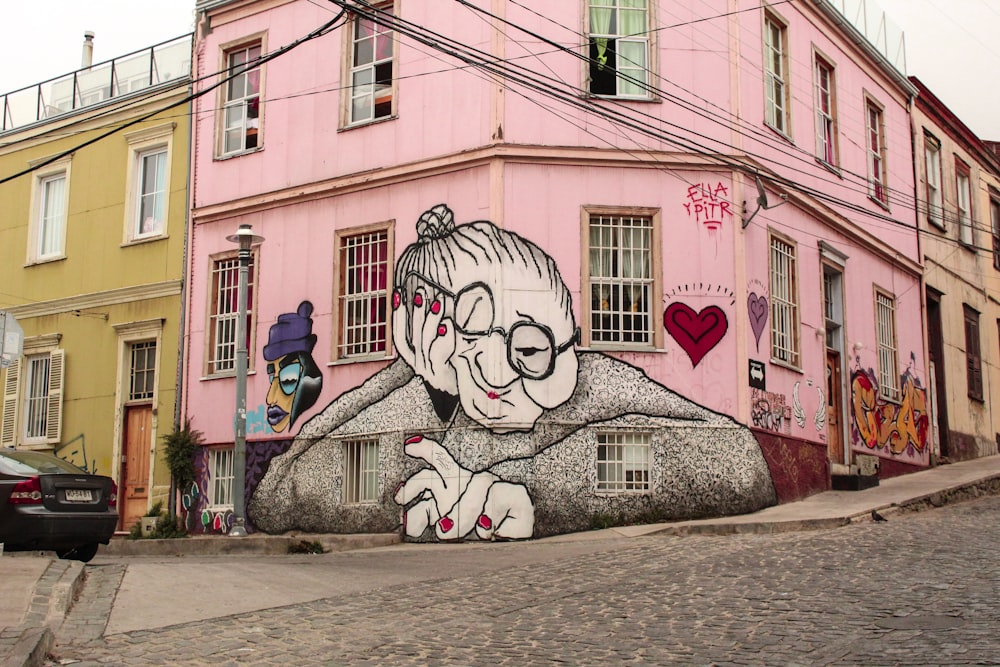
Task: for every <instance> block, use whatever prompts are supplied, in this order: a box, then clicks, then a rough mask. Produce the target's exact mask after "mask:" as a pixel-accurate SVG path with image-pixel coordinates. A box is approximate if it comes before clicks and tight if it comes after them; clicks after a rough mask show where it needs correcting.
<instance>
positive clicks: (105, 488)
mask: <svg viewBox="0 0 1000 667" xmlns="http://www.w3.org/2000/svg"><path fill="white" fill-rule="evenodd" d="M117 505H118V488H117V486H116V485H115V483H114V480H112V479H111V478H110V477H104V476H102V475H91V474H90V473H88V472H87V471H85V470H81V469H80V468H77V467H76V466H75V465H73V464H71V463H69V462H67V461H63V460H62V459H60V458H59V457H57V456H53V455H51V454H46V453H43V452H33V451H26V450H16V449H9V448H0V542H3V543H4V549H5V550H7V551H34V550H36V549H37V550H43V551H55V552H56V554H57V555H58V556H59V557H60V558H68V559H73V560H79V561H83V562H84V563H86V562H88V561H89V560H90V559H91V558H93V557H94V555H95V554H97V548H98V545H99V544H107V543H108V542H110V541H111V536H112V535H114V533H115V527H116V526H117V525H118V511H117Z"/></svg>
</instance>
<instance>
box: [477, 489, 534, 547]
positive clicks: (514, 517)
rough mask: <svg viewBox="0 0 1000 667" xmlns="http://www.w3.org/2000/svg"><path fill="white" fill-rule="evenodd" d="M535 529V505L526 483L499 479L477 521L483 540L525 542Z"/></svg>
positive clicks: (480, 537) (488, 494) (487, 496)
mask: <svg viewBox="0 0 1000 667" xmlns="http://www.w3.org/2000/svg"><path fill="white" fill-rule="evenodd" d="M534 530H535V506H534V504H533V503H532V502H531V496H529V495H528V489H527V488H525V486H524V485H523V484H512V483H511V482H504V481H502V480H499V481H497V482H494V483H493V485H492V486H490V489H489V491H488V492H487V494H486V504H485V506H484V507H483V512H482V514H480V515H479V517H477V519H476V535H477V536H478V537H479V539H481V540H491V539H494V538H497V537H499V538H503V539H507V540H523V539H527V538H529V537H531V535H532V533H533V532H534Z"/></svg>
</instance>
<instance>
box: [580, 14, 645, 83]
mask: <svg viewBox="0 0 1000 667" xmlns="http://www.w3.org/2000/svg"><path fill="white" fill-rule="evenodd" d="M640 3H642V4H643V5H644V6H641V7H640V6H635V7H633V6H630V5H631V4H640ZM650 4H652V3H649V2H647V1H646V0H633V2H623V0H605V2H604V3H601V2H595V1H594V0H588V2H587V9H588V11H587V16H586V20H587V36H588V39H587V43H586V46H585V48H586V49H587V52H586V54H585V57H586V60H587V62H588V65H587V90H588V91H589V93H590V94H591V95H594V96H597V97H621V98H626V99H640V100H648V99H651V98H652V96H653V95H652V91H651V90H650V85H649V84H650V78H651V74H652V72H653V65H652V57H651V54H652V53H653V52H654V49H655V44H654V35H655V33H653V32H652V31H651V30H650V26H651V25H652V12H653V7H651V6H650ZM639 11H643V12H645V20H644V21H643V23H644V28H643V31H642V32H641V33H627V34H626V33H625V32H624V31H623V27H622V26H623V23H624V21H623V20H622V16H623V14H622V13H623V12H639ZM604 12H607V18H608V20H607V24H606V25H604V26H602V25H599V20H598V18H599V17H598V14H599V13H604ZM602 41H603V42H604V44H605V46H604V48H605V53H606V52H607V50H608V49H609V48H610V50H612V51H613V53H614V54H615V63H614V67H613V71H614V76H615V91H614V93H609V92H595V91H594V70H595V68H601V67H603V64H602V63H599V62H598V61H599V60H600V57H601V56H599V55H598V54H599V53H600V51H601V46H600V43H601V42H602ZM612 42H613V43H614V46H613V47H612V46H611V43H612ZM623 47H628V49H630V50H632V51H634V52H635V54H636V55H637V56H638V57H639V58H640V59H641V62H637V61H636V60H635V58H629V59H628V63H624V60H625V57H624V56H623V55H622V51H623V50H625V49H623Z"/></svg>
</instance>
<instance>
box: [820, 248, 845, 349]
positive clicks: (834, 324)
mask: <svg viewBox="0 0 1000 667" xmlns="http://www.w3.org/2000/svg"><path fill="white" fill-rule="evenodd" d="M843 285H844V274H843V273H841V272H840V271H839V270H838V269H835V268H834V267H832V266H828V265H826V264H824V265H823V321H824V328H825V329H826V347H827V348H828V349H831V350H838V351H839V350H841V348H842V344H841V341H842V336H843V334H842V331H841V329H843V326H844V296H843V293H844V287H843Z"/></svg>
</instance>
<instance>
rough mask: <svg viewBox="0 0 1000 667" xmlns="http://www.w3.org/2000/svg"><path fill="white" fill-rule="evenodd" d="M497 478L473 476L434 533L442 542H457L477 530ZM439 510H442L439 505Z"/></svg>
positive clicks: (479, 474)
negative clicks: (491, 488)
mask: <svg viewBox="0 0 1000 667" xmlns="http://www.w3.org/2000/svg"><path fill="white" fill-rule="evenodd" d="M497 479H498V478H497V476H496V475H494V474H493V473H489V472H479V473H476V474H475V475H472V479H471V480H469V483H468V485H466V488H465V491H464V492H463V493H462V495H461V497H460V498H458V500H457V501H456V502H455V504H454V505H453V506H452V507H451V508H449V509H448V511H447V512H446V513H444V516H442V517H441V519H440V520H439V521H438V522H437V525H436V526H435V527H434V532H435V533H436V534H437V537H438V539H440V540H457V539H459V538H462V537H465V536H466V535H468V534H469V533H471V532H472V531H473V530H475V528H476V522H477V521H478V520H479V517H480V516H481V515H482V513H483V508H484V507H485V505H486V498H487V494H488V493H489V490H490V487H491V486H492V485H493V483H494V482H496V481H497ZM438 509H442V508H441V506H440V505H438Z"/></svg>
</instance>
